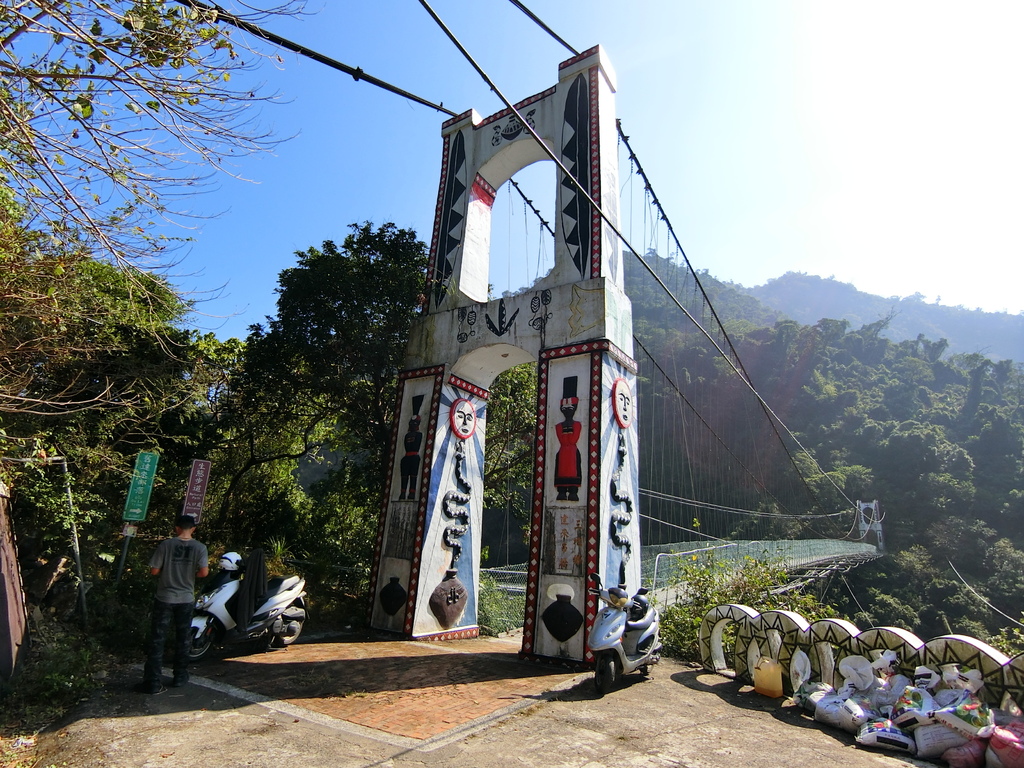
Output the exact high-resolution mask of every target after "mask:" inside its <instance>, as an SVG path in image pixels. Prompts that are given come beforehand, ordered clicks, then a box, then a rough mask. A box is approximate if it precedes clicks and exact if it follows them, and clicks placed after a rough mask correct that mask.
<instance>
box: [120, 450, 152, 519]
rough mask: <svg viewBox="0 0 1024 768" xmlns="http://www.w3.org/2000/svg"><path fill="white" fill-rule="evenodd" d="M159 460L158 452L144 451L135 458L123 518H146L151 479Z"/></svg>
mask: <svg viewBox="0 0 1024 768" xmlns="http://www.w3.org/2000/svg"><path fill="white" fill-rule="evenodd" d="M159 460H160V455H159V454H157V453H148V452H146V451H143V452H142V453H140V454H139V455H138V458H136V459H135V472H134V473H133V474H132V484H131V485H130V486H129V488H128V498H127V499H125V502H124V515H123V516H122V519H123V520H132V521H136V522H139V521H142V520H145V519H146V510H147V509H149V496H150V494H151V493H152V492H153V481H154V480H155V479H156V464H157V461H159Z"/></svg>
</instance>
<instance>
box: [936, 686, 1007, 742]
mask: <svg viewBox="0 0 1024 768" xmlns="http://www.w3.org/2000/svg"><path fill="white" fill-rule="evenodd" d="M932 714H933V715H934V717H935V719H936V720H938V721H939V722H940V723H942V724H943V725H945V726H946V727H948V728H952V729H953V730H954V731H956V732H957V733H959V734H961V735H963V736H966V737H967V738H969V739H973V738H974V737H976V736H988V735H990V733H991V731H992V729H993V728H994V727H995V721H994V720H993V718H992V711H991V710H990V709H989V708H988V704H986V703H985V702H983V701H981V700H980V699H979V698H978V697H977V696H975V695H974V694H969V695H968V696H967V697H966V698H964V699H962V700H961V701H959V702H957V704H956V705H955V706H952V707H944V708H942V709H937V710H935V712H933V713H932Z"/></svg>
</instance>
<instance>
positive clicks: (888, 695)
mask: <svg viewBox="0 0 1024 768" xmlns="http://www.w3.org/2000/svg"><path fill="white" fill-rule="evenodd" d="M910 684H911V681H910V678H909V677H907V676H906V675H900V674H895V675H890V676H888V677H886V678H884V679H882V684H881V685H879V686H878V687H877V688H875V690H873V691H872V692H871V706H872V708H873V709H874V710H875V711H876V712H878V713H879V714H880V715H884V716H885V717H889V716H890V715H891V713H892V711H893V710H894V709H895V707H896V702H897V701H899V699H900V697H901V696H902V695H903V692H904V691H905V690H906V689H907V686H909V685H910Z"/></svg>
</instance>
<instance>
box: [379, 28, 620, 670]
mask: <svg viewBox="0 0 1024 768" xmlns="http://www.w3.org/2000/svg"><path fill="white" fill-rule="evenodd" d="M614 93H615V77H614V73H613V72H612V69H611V66H610V65H609V63H608V61H607V59H606V58H605V56H604V54H603V52H602V51H601V49H600V48H599V47H595V48H592V49H591V50H589V51H586V52H584V53H582V54H580V55H579V56H576V57H574V58H572V59H569V60H568V61H565V62H563V63H562V64H561V65H560V66H559V77H558V83H557V85H555V86H554V87H552V88H549V89H548V90H546V91H544V92H542V93H539V94H536V95H535V96H531V97H530V98H528V99H526V100H524V101H522V102H520V103H519V104H517V105H516V110H517V111H518V112H519V113H520V115H522V117H523V120H525V121H526V122H528V123H529V124H530V126H531V127H533V129H534V130H535V131H536V132H537V134H538V135H539V136H540V137H541V139H542V140H543V141H544V143H545V145H546V146H547V147H548V148H549V149H550V150H551V151H552V152H553V153H554V154H555V155H556V156H557V157H558V158H559V160H560V161H561V163H562V165H563V166H564V168H565V169H566V170H567V171H568V174H569V175H571V176H572V179H569V178H567V177H566V174H565V173H563V171H561V170H557V174H556V175H557V178H556V183H557V192H556V198H555V208H556V227H555V263H554V267H553V268H552V270H551V272H549V273H548V274H547V275H545V276H544V277H543V278H541V279H540V280H539V281H538V282H537V283H536V284H535V285H533V286H532V287H530V288H529V289H526V290H524V291H521V292H520V293H518V294H516V295H514V296H511V297H505V298H501V299H495V300H490V299H489V297H488V295H487V285H488V273H489V262H490V220H491V206H492V204H493V202H494V196H495V190H496V189H499V188H500V187H501V185H502V184H504V183H505V182H506V181H507V180H508V179H510V178H511V177H512V176H513V175H514V174H515V173H517V172H518V171H520V170H521V169H523V168H524V167H526V166H527V165H530V164H532V163H534V162H538V161H541V160H546V159H549V158H548V157H547V155H546V154H545V153H544V152H543V150H542V149H541V147H540V146H538V144H537V142H536V140H535V139H534V138H533V136H532V135H531V134H530V133H529V131H528V130H526V128H525V126H524V125H523V124H522V122H520V120H519V118H518V117H516V115H515V114H514V113H513V112H512V111H511V110H503V111H501V112H498V113H496V114H494V115H491V116H490V117H487V118H481V117H480V116H479V115H478V114H477V113H476V112H474V111H469V112H466V113H464V114H462V115H459V116H458V117H455V118H452V119H451V120H448V121H447V122H445V123H444V125H443V128H442V135H443V137H444V150H443V155H442V162H441V181H440V188H439V191H438V197H437V211H436V216H435V219H434V232H433V238H432V241H431V248H430V264H429V267H428V275H427V278H428V279H427V286H428V302H427V307H426V309H425V312H424V314H423V315H422V316H421V317H420V318H418V319H417V321H416V323H415V325H414V327H413V329H412V333H411V336H410V341H409V347H408V353H407V357H406V370H404V371H403V372H402V373H401V374H400V377H399V379H400V381H399V392H398V403H399V408H398V412H397V417H396V420H395V426H394V429H393V431H392V438H391V452H390V455H391V471H390V475H389V480H388V485H387V489H386V495H385V500H384V505H383V509H382V512H381V523H380V527H379V531H378V535H377V543H376V554H375V561H374V570H373V577H372V583H371V587H372V595H373V605H372V608H371V624H372V626H373V627H374V628H377V629H382V630H390V631H394V632H396V633H399V634H401V635H403V636H405V637H412V638H434V639H448V638H462V637H475V636H476V635H478V634H479V628H478V626H477V603H478V596H479V562H480V526H481V520H482V512H483V508H482V505H483V472H484V439H485V435H486V431H487V395H488V391H487V390H488V387H490V385H491V382H492V381H493V380H494V378H495V377H496V376H497V375H498V374H499V373H501V372H502V371H504V370H507V369H508V368H511V367H512V366H515V365H519V364H522V363H526V362H535V363H536V364H537V366H538V398H537V434H536V438H535V461H534V483H533V501H532V512H531V524H530V563H529V574H528V583H527V593H526V613H525V616H524V636H523V647H522V654H523V655H525V656H529V657H536V658H545V657H550V658H562V659H570V660H576V661H581V662H586V661H590V660H591V659H592V656H591V654H590V652H589V650H588V649H587V644H586V639H587V634H588V632H589V629H590V627H591V625H592V623H593V620H594V616H595V614H596V611H597V606H596V604H595V600H594V598H592V597H591V596H590V595H588V594H587V591H586V577H587V574H589V573H592V572H597V573H600V574H601V577H602V579H603V580H604V581H605V583H612V584H618V583H621V584H625V585H626V586H627V588H628V589H629V590H631V591H632V590H635V589H636V588H637V587H638V586H639V581H640V537H639V520H638V508H637V477H638V472H637V459H638V443H637V433H636V425H635V422H636V401H635V396H634V393H635V391H636V363H635V362H634V361H633V359H632V350H633V325H632V312H631V306H630V303H629V299H628V298H626V295H625V293H624V292H623V285H622V256H621V246H620V244H619V243H618V241H617V237H616V236H615V234H614V232H613V231H612V229H611V227H609V226H608V225H607V224H606V223H605V222H604V221H603V219H602V217H601V215H600V213H599V212H598V211H597V210H595V209H594V207H593V206H592V205H591V204H590V202H589V200H587V196H586V195H584V194H582V193H581V192H580V191H579V189H578V188H577V186H576V183H578V184H579V185H580V186H582V188H583V189H585V190H587V191H588V192H589V195H590V197H591V198H592V199H593V200H594V201H595V202H597V204H598V205H599V206H600V207H601V208H602V209H603V210H604V212H605V213H606V214H607V216H608V217H609V218H610V220H611V221H612V222H613V223H614V224H615V226H618V216H619V201H618V188H619V186H618V151H617V132H616V126H615V109H614ZM573 180H575V182H576V183H574V181H573Z"/></svg>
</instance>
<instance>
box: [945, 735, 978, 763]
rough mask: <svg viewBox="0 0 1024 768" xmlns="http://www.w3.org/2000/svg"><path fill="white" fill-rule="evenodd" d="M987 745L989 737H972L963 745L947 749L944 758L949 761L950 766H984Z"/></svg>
mask: <svg viewBox="0 0 1024 768" xmlns="http://www.w3.org/2000/svg"><path fill="white" fill-rule="evenodd" d="M987 746H988V739H971V740H970V741H968V742H967V743H966V744H964V745H963V746H960V747H953V748H952V749H947V750H946V751H945V752H943V753H942V760H943V762H946V763H949V768H982V766H983V765H985V748H986V747H987Z"/></svg>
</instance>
